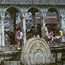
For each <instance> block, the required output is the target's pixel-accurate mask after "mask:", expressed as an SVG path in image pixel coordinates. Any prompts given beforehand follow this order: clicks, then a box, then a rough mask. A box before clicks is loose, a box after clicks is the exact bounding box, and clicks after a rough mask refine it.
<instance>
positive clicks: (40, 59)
mask: <svg viewBox="0 0 65 65" xmlns="http://www.w3.org/2000/svg"><path fill="white" fill-rule="evenodd" d="M52 60H53V57H52V55H51V52H50V48H49V46H48V44H47V43H46V41H45V40H44V39H41V38H31V39H29V40H28V41H27V42H26V43H25V44H24V46H23V48H22V54H21V62H23V63H24V64H28V65H32V64H45V63H50V62H52Z"/></svg>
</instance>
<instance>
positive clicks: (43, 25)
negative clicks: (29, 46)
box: [41, 12, 46, 38]
mask: <svg viewBox="0 0 65 65" xmlns="http://www.w3.org/2000/svg"><path fill="white" fill-rule="evenodd" d="M45 17H46V13H44V12H42V29H41V30H42V34H41V35H42V38H43V37H44V36H43V32H44V31H43V28H44V27H45V21H44V18H45Z"/></svg>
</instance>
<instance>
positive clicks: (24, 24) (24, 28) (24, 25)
mask: <svg viewBox="0 0 65 65" xmlns="http://www.w3.org/2000/svg"><path fill="white" fill-rule="evenodd" d="M23 34H24V35H23V40H24V44H25V42H26V20H25V17H23Z"/></svg>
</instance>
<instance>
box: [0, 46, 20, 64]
mask: <svg viewBox="0 0 65 65" xmlns="http://www.w3.org/2000/svg"><path fill="white" fill-rule="evenodd" d="M20 54H21V51H20V50H17V48H16V46H14V45H9V46H5V47H3V46H0V64H1V63H2V62H3V61H9V60H10V61H11V60H19V59H20Z"/></svg>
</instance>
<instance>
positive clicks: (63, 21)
mask: <svg viewBox="0 0 65 65" xmlns="http://www.w3.org/2000/svg"><path fill="white" fill-rule="evenodd" d="M61 17H62V18H61V29H62V31H63V37H62V42H65V14H63V13H61Z"/></svg>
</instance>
